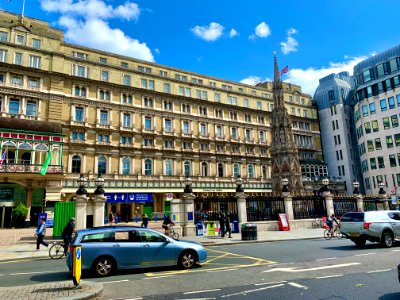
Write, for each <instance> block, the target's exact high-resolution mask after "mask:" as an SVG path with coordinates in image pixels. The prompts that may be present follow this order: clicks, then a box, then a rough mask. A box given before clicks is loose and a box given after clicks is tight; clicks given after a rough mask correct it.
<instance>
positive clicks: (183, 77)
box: [175, 74, 187, 81]
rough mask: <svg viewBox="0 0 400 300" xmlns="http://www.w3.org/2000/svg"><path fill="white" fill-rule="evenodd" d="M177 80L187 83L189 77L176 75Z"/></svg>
mask: <svg viewBox="0 0 400 300" xmlns="http://www.w3.org/2000/svg"><path fill="white" fill-rule="evenodd" d="M175 79H178V80H181V81H187V76H186V75H181V74H175Z"/></svg>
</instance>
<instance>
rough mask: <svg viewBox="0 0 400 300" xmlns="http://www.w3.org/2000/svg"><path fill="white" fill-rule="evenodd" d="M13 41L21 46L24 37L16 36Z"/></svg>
mask: <svg viewBox="0 0 400 300" xmlns="http://www.w3.org/2000/svg"><path fill="white" fill-rule="evenodd" d="M15 41H16V43H17V44H20V45H23V44H24V43H25V37H24V36H23V35H21V34H17V37H16V40H15Z"/></svg>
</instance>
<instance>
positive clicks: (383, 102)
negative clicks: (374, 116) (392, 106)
mask: <svg viewBox="0 0 400 300" xmlns="http://www.w3.org/2000/svg"><path fill="white" fill-rule="evenodd" d="M379 103H380V105H381V111H385V110H387V104H386V99H382V100H381V101H379Z"/></svg>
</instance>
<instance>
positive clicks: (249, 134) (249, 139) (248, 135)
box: [245, 129, 251, 142]
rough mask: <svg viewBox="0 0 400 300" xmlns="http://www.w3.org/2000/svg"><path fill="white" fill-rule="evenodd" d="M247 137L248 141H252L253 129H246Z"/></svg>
mask: <svg viewBox="0 0 400 300" xmlns="http://www.w3.org/2000/svg"><path fill="white" fill-rule="evenodd" d="M245 137H246V141H248V142H249V141H251V129H246V130H245Z"/></svg>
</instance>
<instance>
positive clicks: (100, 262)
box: [92, 257, 115, 277]
mask: <svg viewBox="0 0 400 300" xmlns="http://www.w3.org/2000/svg"><path fill="white" fill-rule="evenodd" d="M114 268H115V263H114V260H113V259H112V258H110V257H99V258H98V259H96V261H95V262H94V264H93V268H92V269H93V272H94V274H95V275H97V276H99V277H106V276H108V275H110V274H111V273H112V272H113V271H114Z"/></svg>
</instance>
